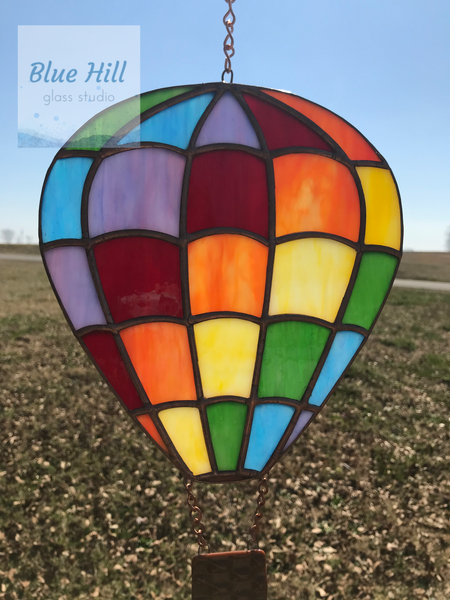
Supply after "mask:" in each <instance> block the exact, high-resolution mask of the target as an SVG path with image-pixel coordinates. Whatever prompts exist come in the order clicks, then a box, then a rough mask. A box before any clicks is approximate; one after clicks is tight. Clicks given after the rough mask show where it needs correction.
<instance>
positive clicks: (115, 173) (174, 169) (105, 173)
mask: <svg viewBox="0 0 450 600" xmlns="http://www.w3.org/2000/svg"><path fill="white" fill-rule="evenodd" d="M185 163H186V158H185V157H184V156H182V155H181V154H178V153H177V152H172V151H170V150H165V149H162V148H138V149H134V150H128V151H125V152H120V153H119V154H114V155H113V156H109V157H108V158H105V159H104V160H103V162H102V163H101V165H100V167H99V169H98V171H97V173H96V175H95V177H94V181H93V182H92V187H91V191H90V194H89V207H88V217H89V235H90V236H91V237H95V236H96V235H100V234H102V233H106V232H108V231H118V230H121V229H150V230H153V231H161V232H163V233H168V234H169V235H173V236H175V237H178V232H179V221H180V202H181V188H182V185H183V175H184V167H185Z"/></svg>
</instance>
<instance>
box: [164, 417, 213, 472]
mask: <svg viewBox="0 0 450 600" xmlns="http://www.w3.org/2000/svg"><path fill="white" fill-rule="evenodd" d="M159 418H160V420H161V423H162V424H163V425H164V429H165V430H166V431H167V435H168V436H169V437H170V439H171V440H172V442H173V444H174V446H175V448H176V450H177V452H178V454H179V455H180V456H181V458H182V459H183V460H184V462H185V463H186V465H187V467H188V469H190V470H191V471H192V473H193V474H194V475H201V474H202V473H209V472H210V471H211V464H210V462H209V458H208V451H207V449H206V444H205V438H204V436H203V428H202V422H201V419H200V413H199V411H198V409H196V408H190V407H183V408H169V409H167V410H162V411H161V412H160V413H159Z"/></svg>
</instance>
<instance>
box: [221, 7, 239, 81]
mask: <svg viewBox="0 0 450 600" xmlns="http://www.w3.org/2000/svg"><path fill="white" fill-rule="evenodd" d="M225 2H226V3H227V4H228V10H227V12H226V13H225V16H224V18H223V24H224V25H225V27H226V29H227V36H226V38H225V39H224V41H223V52H224V54H225V68H224V70H223V73H222V82H223V83H225V74H226V73H227V74H229V75H230V83H233V71H232V69H231V59H232V57H233V56H234V38H233V31H234V24H235V23H236V15H235V14H234V12H233V6H232V5H233V4H234V3H235V2H236V0H225Z"/></svg>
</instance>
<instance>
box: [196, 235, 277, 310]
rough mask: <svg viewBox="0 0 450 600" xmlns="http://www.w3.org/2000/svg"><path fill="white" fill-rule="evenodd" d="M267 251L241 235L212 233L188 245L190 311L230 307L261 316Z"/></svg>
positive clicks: (254, 241) (230, 308)
mask: <svg viewBox="0 0 450 600" xmlns="http://www.w3.org/2000/svg"><path fill="white" fill-rule="evenodd" d="M268 252H269V250H268V248H267V246H264V244H261V243H260V242H257V241H256V240H252V239H250V238H248V237H245V236H243V235H233V234H224V235H212V236H208V237H204V238H201V239H199V240H196V241H195V242H192V243H191V244H189V246H188V257H189V291H190V297H191V311H192V314H194V315H197V314H200V313H206V312H215V311H222V310H229V311H235V312H243V313H247V314H250V315H255V316H257V317H260V316H261V314H262V309H263V301H264V288H265V285H266V268H267V255H268Z"/></svg>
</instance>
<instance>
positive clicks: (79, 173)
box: [39, 0, 403, 600]
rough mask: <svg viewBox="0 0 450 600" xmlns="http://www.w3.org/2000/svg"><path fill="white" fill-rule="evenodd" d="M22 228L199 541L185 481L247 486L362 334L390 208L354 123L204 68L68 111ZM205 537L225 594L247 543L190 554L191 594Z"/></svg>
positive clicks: (386, 245) (315, 406)
mask: <svg viewBox="0 0 450 600" xmlns="http://www.w3.org/2000/svg"><path fill="white" fill-rule="evenodd" d="M227 1H228V0H227ZM233 1H234V0H230V2H229V7H230V9H231V4H232V3H233ZM233 23H234V21H233ZM229 27H230V25H229ZM231 27H232V25H231ZM228 44H229V42H228ZM226 66H227V63H226ZM229 69H230V70H231V63H230V65H229ZM226 72H229V71H227V69H226V70H225V72H224V73H226ZM39 234H40V248H41V252H42V256H43V261H44V264H45V268H46V270H47V274H48V276H49V279H50V282H51V284H52V287H53V290H54V292H55V294H56V297H57V298H58V301H59V303H60V305H61V308H62V310H63V312H64V314H65V316H66V318H67V320H68V322H69V324H70V326H71V328H72V330H73V332H74V334H75V336H76V338H77V339H78V341H79V342H80V344H81V345H82V347H83V348H84V350H85V351H86V352H87V354H88V356H89V357H90V358H91V360H92V361H93V363H94V364H95V365H96V367H97V369H98V370H99V372H100V374H101V375H102V377H103V378H104V379H105V381H106V382H107V383H108V384H109V386H110V388H111V389H112V391H113V392H114V394H115V395H116V397H117V399H118V400H119V402H120V403H121V405H122V406H123V408H124V410H125V412H126V413H127V414H128V415H129V416H130V417H131V419H132V420H133V421H134V422H135V424H136V425H137V426H138V427H139V428H140V429H141V430H143V431H145V433H146V434H147V435H148V437H149V439H150V440H151V441H152V442H153V443H155V444H156V446H157V447H158V449H159V450H160V451H161V452H162V453H164V454H165V456H166V457H167V458H168V460H170V461H171V462H172V463H173V464H174V465H175V466H176V467H177V468H178V469H179V470H180V472H181V473H182V474H183V475H184V477H185V478H186V481H187V487H188V492H189V494H190V496H189V498H190V507H191V511H192V515H193V516H194V517H195V516H196V515H197V517H196V518H197V521H196V522H195V523H194V527H195V528H196V529H195V530H196V533H197V537H198V541H199V551H201V550H203V549H208V548H207V543H206V541H205V539H204V537H203V535H202V534H203V533H204V529H203V526H202V525H201V520H200V518H199V516H198V513H196V509H197V505H196V504H197V503H196V499H195V497H194V496H193V494H192V488H191V482H192V481H197V482H202V481H205V482H214V483H221V482H237V481H242V480H245V479H256V480H261V479H262V482H261V483H260V499H262V503H263V499H264V495H265V493H267V486H266V482H267V473H268V472H269V470H270V469H271V467H273V466H274V465H275V464H276V463H277V462H278V461H279V460H280V459H282V457H283V455H284V454H285V453H286V452H287V451H289V450H290V449H291V448H292V445H293V444H294V443H295V442H296V441H297V440H298V438H299V437H300V436H301V434H302V432H303V431H304V430H305V428H306V427H307V426H309V425H310V424H311V423H312V421H313V420H314V418H315V417H316V415H317V414H318V413H319V412H320V410H321V409H322V408H323V406H324V405H325V403H326V402H327V400H328V399H329V397H330V396H331V395H332V393H333V390H334V389H335V387H336V385H337V384H338V383H339V380H340V379H341V377H342V376H343V374H344V372H345V370H346V369H347V368H348V366H349V365H350V364H351V363H352V361H353V360H354V358H355V357H356V355H357V354H358V352H359V350H360V349H361V347H362V346H363V344H364V343H365V341H366V340H367V338H368V336H369V335H370V333H371V331H372V328H373V326H374V323H375V321H376V319H377V317H378V315H379V313H380V311H381V309H382V306H383V304H384V302H385V300H386V298H387V295H388V294H389V291H390V289H391V286H392V283H393V280H394V278H395V274H396V272H397V269H398V265H399V261H400V258H401V253H402V240H403V225H402V213H401V205H400V196H399V192H398V189H397V185H396V182H395V179H394V176H393V174H392V171H391V170H390V168H389V166H388V164H387V162H386V161H385V159H384V158H383V157H382V156H381V154H380V153H379V152H378V151H377V150H375V148H374V147H373V146H372V145H371V144H370V142H368V140H366V138H364V136H363V135H362V134H360V133H359V132H358V131H357V130H356V129H355V128H354V127H353V126H351V125H350V124H349V123H347V122H346V121H345V120H344V119H342V118H340V117H338V116H337V115H335V114H334V113H332V112H331V111H329V110H327V109H325V108H323V107H321V106H319V105H317V104H315V103H313V102H310V101H308V100H305V99H303V98H301V97H299V96H296V95H293V94H290V93H286V92H281V91H277V90H272V89H267V88H264V87H254V86H247V85H239V84H235V83H232V82H229V83H226V82H225V81H221V82H219V83H207V84H198V85H188V86H181V87H180V86H179V87H172V88H165V89H161V90H156V91H150V92H147V93H144V94H141V95H140V96H137V97H134V98H130V99H129V100H126V101H124V102H121V103H119V104H117V105H114V106H112V107H110V108H108V109H106V110H105V111H103V112H101V113H100V114H98V115H97V116H96V117H94V118H93V119H92V120H91V121H89V122H88V123H87V124H85V125H84V126H83V127H81V129H79V131H78V132H77V133H76V134H75V135H74V136H73V137H72V138H71V139H70V140H69V141H68V142H67V143H66V144H65V146H64V147H63V148H62V149H61V150H60V151H59V152H58V153H57V155H56V156H55V158H54V160H53V162H52V164H51V166H50V168H49V170H48V173H47V176H46V179H45V182H44V186H43V190H42V197H41V206H40V231H39ZM257 514H259V515H261V513H260V512H259V513H257ZM200 517H201V513H200ZM259 518H260V517H259ZM259 518H257V519H256V521H255V525H254V526H253V533H254V534H255V536H254V537H255V539H256V534H257V524H258V520H259ZM199 524H200V526H199ZM228 555H236V556H234V557H233V556H231V557H230V556H228ZM237 555H242V556H240V557H238V556H237ZM210 556H212V557H216V562H217V561H219V563H217V564H219V565H220V568H224V569H228V568H231V569H236V568H237V567H236V560H242V561H246V562H245V569H244V570H245V572H246V577H247V579H249V580H250V579H251V578H252V577H253V572H256V573H257V575H255V576H254V578H253V581H254V587H253V588H252V589H253V592H252V591H251V590H250V591H248V592H242V593H243V594H245V593H247V595H242V599H243V600H244V599H247V598H248V599H250V598H258V599H261V598H265V597H266V596H265V594H266V583H265V564H264V556H263V553H262V551H258V550H254V551H249V552H248V553H245V552H244V553H221V554H215V555H208V554H203V555H202V556H200V557H199V558H200V560H199V561H198V562H197V566H196V567H195V569H196V571H195V570H194V588H193V598H196V599H200V598H215V597H219V596H218V595H217V596H216V595H214V594H218V593H219V592H217V591H216V588H217V586H216V587H214V584H213V583H212V581H213V579H214V578H213V576H212V575H211V573H210V574H209V575H208V572H209V571H208V569H207V567H205V566H204V565H205V564H206V565H207V564H208V563H205V560H207V559H208V558H209V557H210ZM226 560H228V561H229V564H230V565H231V567H228V566H226V565H225V567H224V566H223V565H224V564H225V563H224V561H225V562H226ZM220 561H222V562H220ZM233 561H235V562H233ZM239 564H240V563H239ZM242 564H244V563H242ZM205 568H206V571H207V573H206V575H205V572H204V569H205ZM202 569H203V570H202ZM196 572H197V575H196ZM261 573H262V575H261ZM263 575H264V576H263ZM255 581H256V583H255ZM219 587H220V586H219ZM222 587H223V586H222ZM244 588H245V586H244ZM244 588H243V589H244ZM224 589H225V588H224ZM224 589H222V591H221V592H220V593H224ZM249 589H250V588H249ZM255 590H256V591H255ZM252 594H254V595H252ZM225 597H228V596H220V598H225ZM230 597H231V596H230Z"/></svg>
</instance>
